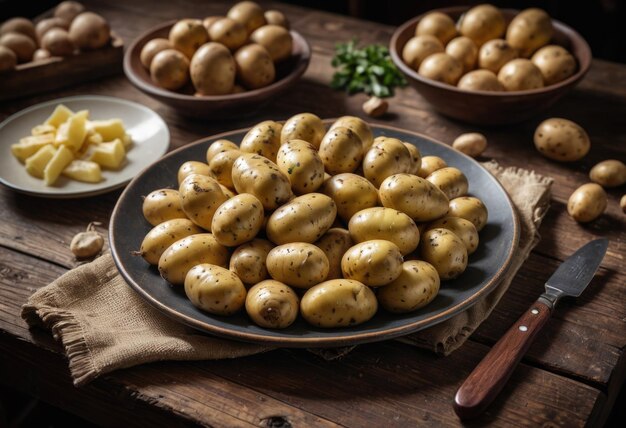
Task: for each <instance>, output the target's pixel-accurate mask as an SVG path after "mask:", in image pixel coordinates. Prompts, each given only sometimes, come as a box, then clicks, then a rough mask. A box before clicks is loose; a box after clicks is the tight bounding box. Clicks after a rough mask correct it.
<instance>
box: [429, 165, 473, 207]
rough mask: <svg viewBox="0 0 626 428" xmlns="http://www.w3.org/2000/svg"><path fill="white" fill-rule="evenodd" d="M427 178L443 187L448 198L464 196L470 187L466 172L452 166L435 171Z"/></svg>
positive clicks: (442, 189)
mask: <svg viewBox="0 0 626 428" xmlns="http://www.w3.org/2000/svg"><path fill="white" fill-rule="evenodd" d="M426 180H428V181H430V182H431V183H432V184H434V185H435V186H437V187H438V188H439V189H441V191H442V192H443V193H444V194H445V195H446V196H447V197H448V199H454V198H458V197H459V196H464V195H465V194H466V193H467V189H468V187H469V182H468V181H467V177H466V176H465V174H463V172H462V171H461V170H460V169H458V168H454V167H451V166H449V167H446V168H441V169H438V170H437V171H434V172H433V173H432V174H430V175H429V176H428V177H426Z"/></svg>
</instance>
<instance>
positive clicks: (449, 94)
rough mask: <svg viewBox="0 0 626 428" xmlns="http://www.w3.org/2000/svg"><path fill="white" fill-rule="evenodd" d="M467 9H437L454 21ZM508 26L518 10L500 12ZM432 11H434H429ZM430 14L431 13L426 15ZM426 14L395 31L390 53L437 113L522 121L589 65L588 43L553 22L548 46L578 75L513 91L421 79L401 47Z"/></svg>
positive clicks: (491, 121)
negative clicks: (574, 65) (558, 49)
mask: <svg viewBox="0 0 626 428" xmlns="http://www.w3.org/2000/svg"><path fill="white" fill-rule="evenodd" d="M468 9H469V8H468V7H465V6H461V7H449V8H442V9H437V11H439V12H443V13H445V14H447V15H449V16H450V17H451V18H452V19H453V20H455V21H456V20H458V18H459V17H460V16H461V15H462V14H463V13H464V12H465V11H467V10H468ZM500 11H501V12H502V15H504V18H505V20H506V22H507V25H508V23H509V22H511V20H512V19H513V17H514V16H515V15H517V14H518V13H519V12H520V11H518V10H513V9H500ZM431 12H433V11H431ZM429 13H430V12H429ZM425 15H426V14H423V15H420V16H418V17H416V18H413V19H411V20H410V21H408V22H406V23H404V24H402V25H401V26H400V27H398V29H397V30H396V31H395V32H394V34H393V36H392V38H391V43H390V48H389V50H390V53H391V58H392V59H393V62H394V63H395V64H396V66H397V67H398V68H399V69H400V70H401V71H402V73H404V75H405V76H406V78H407V81H408V82H409V84H410V85H411V86H413V87H414V88H415V89H416V90H417V91H418V92H419V93H420V95H421V96H423V97H424V98H425V99H426V100H427V101H428V102H429V103H430V104H431V105H432V107H433V108H434V109H435V110H437V111H438V112H439V113H441V114H443V115H445V116H449V117H452V118H455V119H459V120H462V121H464V122H468V123H472V124H477V125H502V124H507V123H516V122H521V121H523V120H526V119H528V118H530V117H531V116H534V115H536V114H538V113H539V112H541V111H543V110H545V109H547V108H548V107H549V106H551V105H552V104H554V103H555V102H556V101H557V100H558V99H559V98H561V97H562V96H563V95H565V94H567V93H568V92H569V91H571V90H572V88H573V87H574V86H576V84H577V83H578V82H580V80H581V79H582V78H583V77H584V75H585V74H586V73H587V71H588V70H589V66H590V65H591V49H589V45H587V42H585V40H584V39H583V38H582V37H581V36H580V34H578V33H577V32H576V31H574V30H573V29H572V28H570V27H568V26H567V25H565V24H563V23H561V22H559V21H557V20H555V19H553V20H552V25H553V27H554V35H553V36H552V40H551V42H550V43H551V44H557V45H561V46H563V47H565V48H566V49H567V50H568V51H569V52H571V53H572V55H574V57H575V58H576V61H577V62H578V70H577V72H576V73H575V74H574V75H573V76H571V77H569V78H568V79H566V80H563V81H561V82H559V83H555V84H553V85H550V86H546V87H544V88H540V89H533V90H528V91H515V92H488V91H468V90H463V89H459V88H457V87H456V86H452V85H447V84H445V83H441V82H437V81H434V80H431V79H427V78H425V77H422V76H420V75H419V74H418V73H417V71H415V70H413V69H412V68H411V67H409V66H408V65H406V64H405V63H404V61H403V60H402V48H403V47H404V45H405V44H406V42H407V41H408V40H409V39H410V38H411V37H413V36H414V35H415V27H416V26H417V23H418V22H419V21H420V20H421V19H422V18H423V17H424V16H425Z"/></svg>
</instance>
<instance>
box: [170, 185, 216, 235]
mask: <svg viewBox="0 0 626 428" xmlns="http://www.w3.org/2000/svg"><path fill="white" fill-rule="evenodd" d="M178 192H179V193H180V202H181V206H182V208H183V211H184V212H185V214H186V215H187V217H189V219H190V220H191V221H192V222H194V223H195V224H197V225H198V226H200V227H201V228H203V229H206V230H211V222H212V221H213V215H214V214H215V211H217V208H218V207H219V206H220V205H222V204H223V203H224V202H226V200H227V199H228V198H227V197H226V195H224V192H222V189H220V186H219V184H218V183H217V181H216V180H215V179H214V178H212V177H209V176H206V175H200V174H192V175H189V176H187V178H185V179H184V180H183V181H182V183H180V187H179V189H178Z"/></svg>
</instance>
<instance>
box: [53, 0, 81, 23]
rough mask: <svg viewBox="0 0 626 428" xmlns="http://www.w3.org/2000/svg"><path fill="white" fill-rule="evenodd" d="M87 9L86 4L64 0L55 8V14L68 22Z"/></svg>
mask: <svg viewBox="0 0 626 428" xmlns="http://www.w3.org/2000/svg"><path fill="white" fill-rule="evenodd" d="M84 11H85V6H83V5H82V4H81V3H79V2H77V1H62V2H61V3H59V4H58V5H57V7H56V8H55V9H54V16H55V17H57V18H61V19H62V20H64V21H65V22H67V23H68V24H69V23H70V22H72V21H73V20H74V18H76V17H77V16H78V15H80V14H81V13H83V12H84Z"/></svg>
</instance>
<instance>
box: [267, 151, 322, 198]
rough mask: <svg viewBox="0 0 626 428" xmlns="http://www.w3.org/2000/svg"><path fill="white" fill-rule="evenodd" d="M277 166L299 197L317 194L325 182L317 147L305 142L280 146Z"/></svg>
mask: <svg viewBox="0 0 626 428" xmlns="http://www.w3.org/2000/svg"><path fill="white" fill-rule="evenodd" d="M276 165H278V169H279V170H280V171H281V172H282V173H283V174H285V176H286V177H287V178H288V179H289V182H290V183H291V189H292V190H293V192H294V193H295V194H297V195H302V194H305V193H312V192H315V191H316V190H317V189H319V187H320V186H321V185H322V183H323V182H324V163H323V162H322V159H321V157H320V155H319V153H318V152H317V150H316V149H315V147H314V146H313V145H312V144H310V143H307V142H306V141H304V140H289V141H287V142H286V143H284V144H283V145H282V146H280V149H279V150H278V154H277V155H276Z"/></svg>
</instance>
